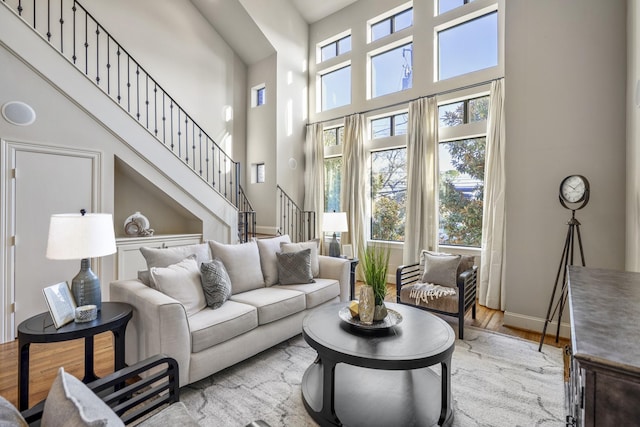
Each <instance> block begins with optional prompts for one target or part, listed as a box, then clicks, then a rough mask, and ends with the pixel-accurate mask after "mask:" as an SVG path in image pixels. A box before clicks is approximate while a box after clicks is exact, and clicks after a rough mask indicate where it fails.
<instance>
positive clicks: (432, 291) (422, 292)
mask: <svg viewBox="0 0 640 427" xmlns="http://www.w3.org/2000/svg"><path fill="white" fill-rule="evenodd" d="M455 294H456V290H455V289H454V288H450V287H448V286H440V285H436V284H434V283H420V282H419V283H416V284H415V285H414V286H413V289H411V292H410V293H409V298H415V300H416V305H419V304H420V301H424V303H425V304H429V298H431V300H434V299H436V298H440V297H446V296H449V295H455Z"/></svg>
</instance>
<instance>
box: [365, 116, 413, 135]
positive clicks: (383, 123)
mask: <svg viewBox="0 0 640 427" xmlns="http://www.w3.org/2000/svg"><path fill="white" fill-rule="evenodd" d="M408 120H409V113H400V114H394V115H392V116H386V117H380V118H378V119H373V120H371V139H376V138H386V137H389V136H398V135H406V134H407V121H408Z"/></svg>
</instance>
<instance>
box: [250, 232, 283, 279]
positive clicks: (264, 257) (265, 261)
mask: <svg viewBox="0 0 640 427" xmlns="http://www.w3.org/2000/svg"><path fill="white" fill-rule="evenodd" d="M257 243H258V251H259V252H260V266H261V268H262V275H263V276H264V284H265V285H266V286H273V285H275V284H276V283H278V260H277V258H276V254H279V253H280V243H291V239H290V238H289V235H288V234H285V235H284V236H278V237H273V238H271V239H258V242H257Z"/></svg>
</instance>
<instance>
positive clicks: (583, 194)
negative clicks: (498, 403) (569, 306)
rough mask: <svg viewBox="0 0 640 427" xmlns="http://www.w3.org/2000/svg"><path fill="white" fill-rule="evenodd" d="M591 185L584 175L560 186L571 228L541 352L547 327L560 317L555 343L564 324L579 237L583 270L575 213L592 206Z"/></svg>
mask: <svg viewBox="0 0 640 427" xmlns="http://www.w3.org/2000/svg"><path fill="white" fill-rule="evenodd" d="M589 192H590V187H589V181H588V180H587V178H585V177H584V176H582V175H569V176H568V177H566V178H565V179H563V180H562V182H560V190H559V193H558V198H559V199H560V204H561V205H562V206H563V207H564V208H566V209H569V210H570V211H571V219H569V221H567V225H568V226H569V228H568V230H567V236H566V238H565V241H564V249H563V250H562V256H561V257H560V265H559V267H558V273H557V274H556V281H555V284H554V285H553V292H552V294H551V300H550V301H549V308H548V310H547V317H546V320H545V322H544V328H543V329H542V336H541V337H540V346H539V347H538V351H541V350H542V343H543V342H544V337H545V335H546V333H547V327H548V326H549V323H550V322H552V321H553V318H554V317H555V316H556V313H557V314H558V325H557V330H556V342H558V338H559V336H560V322H561V320H562V312H563V311H564V306H565V304H566V302H567V267H568V266H569V265H573V260H574V243H575V241H576V237H577V238H578V248H579V250H580V261H581V262H582V266H585V262H584V251H583V249H582V236H581V235H580V221H578V219H577V218H576V211H577V210H579V209H582V208H584V207H585V206H586V205H587V203H589ZM560 277H562V286H561V289H560V293H559V295H558V298H557V299H556V294H557V293H558V284H559V283H560Z"/></svg>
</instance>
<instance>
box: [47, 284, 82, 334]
mask: <svg viewBox="0 0 640 427" xmlns="http://www.w3.org/2000/svg"><path fill="white" fill-rule="evenodd" d="M42 292H43V293H44V299H45V301H46V302H47V307H48V308H49V313H50V314H51V318H52V319H53V324H54V326H55V327H56V329H58V328H60V327H62V326H64V325H66V324H67V323H69V322H72V321H73V320H74V318H75V311H76V302H75V301H74V300H73V296H72V295H71V292H70V291H69V286H68V285H67V282H60V283H57V284H55V285H52V286H47V287H46V288H44V289H43V290H42Z"/></svg>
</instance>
